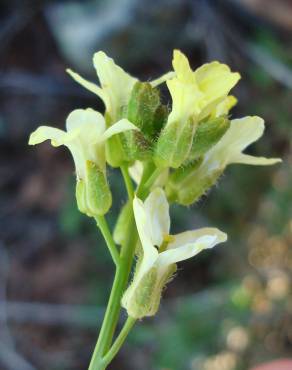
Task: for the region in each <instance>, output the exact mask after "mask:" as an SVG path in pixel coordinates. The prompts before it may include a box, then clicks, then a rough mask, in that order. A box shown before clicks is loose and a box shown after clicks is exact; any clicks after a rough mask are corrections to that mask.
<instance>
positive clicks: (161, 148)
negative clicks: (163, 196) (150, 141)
mask: <svg viewBox="0 0 292 370" xmlns="http://www.w3.org/2000/svg"><path fill="white" fill-rule="evenodd" d="M195 130H196V124H194V122H193V119H192V117H189V118H188V120H187V122H186V124H185V125H183V126H182V125H181V122H177V121H175V122H173V123H171V124H169V125H167V126H166V127H165V128H164V130H163V131H162V132H161V134H160V137H159V139H158V141H157V145H156V148H155V152H154V162H155V164H156V166H157V167H161V168H166V167H172V168H178V167H180V166H181V165H182V164H183V163H184V162H185V161H186V160H187V159H188V157H189V154H190V150H191V148H192V143H193V137H194V133H195Z"/></svg>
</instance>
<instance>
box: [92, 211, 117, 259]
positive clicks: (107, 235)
mask: <svg viewBox="0 0 292 370" xmlns="http://www.w3.org/2000/svg"><path fill="white" fill-rule="evenodd" d="M95 221H96V223H97V226H98V227H99V229H100V231H101V233H102V235H103V237H104V239H105V241H106V244H107V246H108V249H109V251H110V254H111V256H112V259H113V261H114V263H115V265H116V266H118V265H119V261H120V255H119V252H118V250H117V247H116V244H115V242H114V240H113V237H112V234H111V232H110V230H109V227H108V224H107V222H106V219H105V217H104V216H96V217H95Z"/></svg>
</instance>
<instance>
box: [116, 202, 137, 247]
mask: <svg viewBox="0 0 292 370" xmlns="http://www.w3.org/2000/svg"><path fill="white" fill-rule="evenodd" d="M132 212H133V210H132V205H131V202H130V201H128V202H127V203H126V204H124V206H123V207H122V209H121V211H120V214H119V217H118V219H117V222H116V225H115V228H114V233H113V238H114V241H115V242H116V243H117V244H119V245H124V244H125V242H126V232H125V230H129V227H130V224H131V214H132Z"/></svg>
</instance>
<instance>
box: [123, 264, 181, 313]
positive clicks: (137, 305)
mask: <svg viewBox="0 0 292 370" xmlns="http://www.w3.org/2000/svg"><path fill="white" fill-rule="evenodd" d="M176 270H177V267H176V264H173V265H170V266H168V268H167V269H166V271H165V272H164V273H163V275H159V274H158V269H157V267H155V266H154V267H152V268H151V269H150V270H149V271H148V272H147V273H146V274H145V275H144V276H143V278H142V279H141V280H140V282H139V284H138V285H137V287H136V289H135V291H134V292H133V293H132V294H131V297H130V298H129V300H127V305H126V309H127V313H128V315H129V316H131V317H133V318H135V319H142V318H143V317H145V316H154V315H155V314H156V313H157V311H158V308H159V305H160V301H161V296H162V291H163V288H164V287H165V285H166V284H167V282H168V281H169V280H170V279H171V277H172V276H173V274H174V273H175V272H176ZM134 279H135V277H134Z"/></svg>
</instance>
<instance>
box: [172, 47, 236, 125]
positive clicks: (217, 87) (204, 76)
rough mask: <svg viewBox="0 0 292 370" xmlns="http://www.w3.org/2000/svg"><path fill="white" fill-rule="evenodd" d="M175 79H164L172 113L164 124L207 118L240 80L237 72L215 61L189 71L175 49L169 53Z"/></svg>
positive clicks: (187, 63) (182, 56) (185, 60)
mask: <svg viewBox="0 0 292 370" xmlns="http://www.w3.org/2000/svg"><path fill="white" fill-rule="evenodd" d="M172 63H173V68H174V71H175V77H174V78H172V79H169V80H167V82H166V83H167V86H168V89H169V91H170V94H171V97H172V111H171V113H170V115H169V117H168V124H170V123H172V122H176V121H182V124H184V123H185V122H186V120H187V119H188V118H189V117H193V120H194V121H198V120H200V119H203V118H205V117H206V116H208V115H209V114H210V113H211V112H212V111H213V110H214V109H215V108H216V105H218V104H219V103H221V102H222V101H223V100H224V99H225V98H226V97H227V95H228V93H229V91H230V90H231V89H232V88H233V87H234V86H235V85H236V83H237V82H238V80H239V79H240V75H239V73H234V72H231V71H230V68H229V67H228V66H227V65H225V64H221V63H219V62H216V61H215V62H212V63H207V64H204V65H203V66H202V67H200V68H198V69H196V70H195V71H193V70H192V69H191V67H190V65H189V61H188V59H187V57H186V56H185V55H184V54H183V53H182V52H181V51H179V50H174V53H173V62H172Z"/></svg>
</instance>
